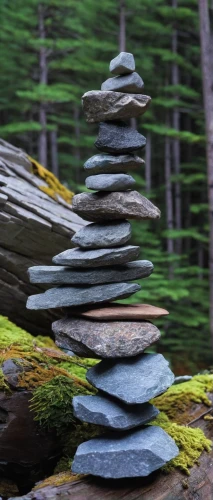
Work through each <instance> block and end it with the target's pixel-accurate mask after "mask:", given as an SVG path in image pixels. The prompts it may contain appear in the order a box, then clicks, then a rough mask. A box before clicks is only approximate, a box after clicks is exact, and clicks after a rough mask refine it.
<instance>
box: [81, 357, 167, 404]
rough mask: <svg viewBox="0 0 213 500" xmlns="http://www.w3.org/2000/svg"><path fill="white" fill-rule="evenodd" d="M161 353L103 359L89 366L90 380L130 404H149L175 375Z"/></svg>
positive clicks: (88, 375) (88, 374) (98, 387)
mask: <svg viewBox="0 0 213 500" xmlns="http://www.w3.org/2000/svg"><path fill="white" fill-rule="evenodd" d="M168 365H169V363H168V361H167V360H166V359H165V358H164V357H163V356H162V354H140V355H139V356H137V357H135V358H129V359H128V358H127V359H125V360H122V359H121V360H118V359H116V360H103V361H101V362H100V363H98V364H97V365H95V366H93V367H92V368H90V369H89V370H88V372H87V375H86V377H87V380H88V381H89V382H90V383H91V384H92V385H94V386H95V387H97V389H100V390H103V391H104V392H106V393H107V394H110V395H111V396H114V397H116V398H118V399H120V400H121V401H124V403H127V404H130V405H131V404H138V403H146V402H147V401H149V400H150V399H152V398H154V397H155V396H158V395H159V394H162V393H163V392H165V391H166V390H167V389H168V387H170V386H171V385H172V384H173V382H174V378H175V377H174V375H173V373H172V372H171V370H170V368H169V366H168Z"/></svg>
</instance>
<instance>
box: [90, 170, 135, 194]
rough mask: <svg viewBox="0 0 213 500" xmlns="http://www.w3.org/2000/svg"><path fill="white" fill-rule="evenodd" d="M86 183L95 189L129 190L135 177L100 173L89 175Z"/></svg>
mask: <svg viewBox="0 0 213 500" xmlns="http://www.w3.org/2000/svg"><path fill="white" fill-rule="evenodd" d="M85 184H86V187H87V188H88V189H93V190H94V191H127V190H128V189H132V187H133V186H134V184H135V179H133V177H132V176H131V175H127V174H99V175H91V176H90V177H87V178H86V181H85Z"/></svg>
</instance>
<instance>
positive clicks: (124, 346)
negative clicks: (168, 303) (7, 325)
mask: <svg viewBox="0 0 213 500" xmlns="http://www.w3.org/2000/svg"><path fill="white" fill-rule="evenodd" d="M52 329H53V332H54V334H55V340H56V344H57V346H59V347H61V348H63V349H70V350H71V351H73V352H74V353H75V354H76V355H78V356H85V357H90V358H91V357H97V358H124V357H130V356H136V355H137V354H140V353H142V352H143V351H144V349H146V348H147V347H149V346H150V345H152V344H153V343H154V342H157V341H158V340H159V338H160V331H159V330H158V328H157V327H156V326H155V325H153V324H152V323H149V322H148V321H108V322H101V321H92V320H89V319H84V318H72V316H71V317H70V316H68V317H66V318H63V319H59V320H58V321H55V322H54V323H53V324H52Z"/></svg>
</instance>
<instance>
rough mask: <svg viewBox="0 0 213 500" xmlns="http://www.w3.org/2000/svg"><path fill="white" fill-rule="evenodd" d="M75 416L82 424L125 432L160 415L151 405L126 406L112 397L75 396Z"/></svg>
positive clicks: (73, 402) (100, 395)
mask: <svg viewBox="0 0 213 500" xmlns="http://www.w3.org/2000/svg"><path fill="white" fill-rule="evenodd" d="M72 404H73V409H74V415H75V417H77V418H78V419H79V420H81V421H82V422H87V423H90V424H97V425H103V426H105V427H109V428H111V429H116V430H120V431H125V430H127V429H133V428H134V427H138V426H140V425H143V424H147V423H148V422H150V421H151V420H153V419H154V418H155V417H157V415H158V414H159V410H158V409H157V408H155V406H153V405H151V404H150V403H144V404H142V405H132V406H130V405H125V404H124V403H121V401H118V400H116V399H114V398H112V397H110V396H105V395H103V394H101V393H100V394H97V395H96V396H74V398H73V400H72Z"/></svg>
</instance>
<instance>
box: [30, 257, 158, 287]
mask: <svg viewBox="0 0 213 500" xmlns="http://www.w3.org/2000/svg"><path fill="white" fill-rule="evenodd" d="M152 271H153V264H152V263H151V262H149V261H148V260H136V261H135V262H128V263H127V264H124V265H119V267H118V266H106V267H98V268H96V267H95V268H93V267H92V268H83V267H81V268H80V269H73V268H72V267H66V266H33V267H30V268H29V269H28V274H29V278H30V282H31V283H46V284H49V283H51V284H52V285H98V284H102V283H119V282H121V281H124V282H126V281H133V280H136V279H139V278H146V277H148V276H150V274H151V273H152Z"/></svg>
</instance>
